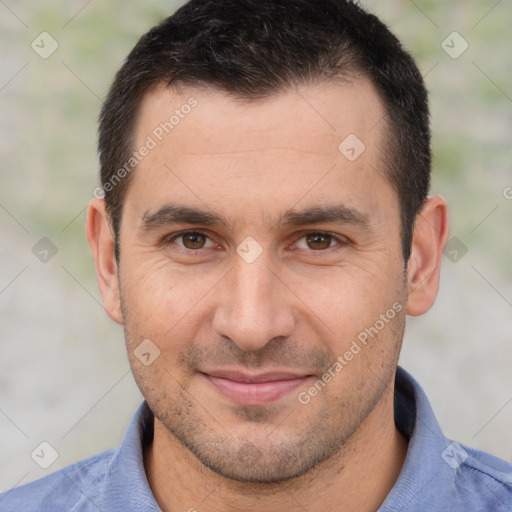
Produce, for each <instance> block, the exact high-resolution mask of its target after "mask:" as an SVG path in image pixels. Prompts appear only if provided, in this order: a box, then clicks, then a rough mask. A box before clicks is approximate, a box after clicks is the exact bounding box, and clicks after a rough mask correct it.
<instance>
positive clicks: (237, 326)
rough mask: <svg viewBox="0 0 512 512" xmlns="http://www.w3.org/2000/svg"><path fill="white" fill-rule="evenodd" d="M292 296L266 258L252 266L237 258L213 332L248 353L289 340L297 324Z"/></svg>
mask: <svg viewBox="0 0 512 512" xmlns="http://www.w3.org/2000/svg"><path fill="white" fill-rule="evenodd" d="M219 284H220V283H219ZM291 295H292V294H291V292H290V290H289V289H288V288H287V287H286V286H285V284H284V283H283V282H282V281H281V280H280V278H279V274H278V273H277V272H276V270H273V269H271V268H270V266H269V262H268V260H267V258H265V256H264V254H262V255H260V257H259V258H258V259H257V260H256V261H253V262H252V263H247V262H246V261H244V260H243V259H242V258H239V257H238V256H237V257H236V261H235V263H234V266H233V268H232V269H231V271H230V272H229V273H228V274H227V275H226V278H225V279H224V280H223V282H222V289H221V293H220V294H219V300H218V304H217V306H216V310H215V314H214V317H213V325H212V326H213V330H214V331H215V332H216V333H217V334H218V335H220V336H222V337H224V338H229V339H230V340H231V341H233V342H234V343H236V344H237V345H238V346H239V347H240V348H241V349H243V350H247V351H256V350H259V349H261V348H263V347H264V346H265V345H266V344H267V343H268V342H270V341H271V340H272V339H275V338H276V337H284V338H286V337H289V336H290V335H291V333H292V332H293V329H294V327H295V322H296V319H295V317H294V314H293V313H294V308H293V298H292V297H291Z"/></svg>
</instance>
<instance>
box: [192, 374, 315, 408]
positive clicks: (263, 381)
mask: <svg viewBox="0 0 512 512" xmlns="http://www.w3.org/2000/svg"><path fill="white" fill-rule="evenodd" d="M201 373H202V375H203V376H204V377H205V378H206V379H207V380H208V381H209V382H210V384H212V385H213V387H214V388H215V389H216V390H217V391H218V392H220V393H221V394H222V395H223V396H225V397H226V398H228V399H230V400H232V401H234V402H236V403H238V404H241V405H265V404H268V403H270V402H274V401H276V400H278V399H280V398H282V397H284V396H285V395H287V394H289V393H290V392H291V391H293V390H294V389H295V388H297V387H298V386H300V385H301V384H304V382H305V381H306V380H308V379H309V378H310V377H311V375H304V374H297V373H292V372H286V371H273V372H265V373H259V374H250V373H245V372H240V371H236V370H233V371H231V370H216V371H209V372H201Z"/></svg>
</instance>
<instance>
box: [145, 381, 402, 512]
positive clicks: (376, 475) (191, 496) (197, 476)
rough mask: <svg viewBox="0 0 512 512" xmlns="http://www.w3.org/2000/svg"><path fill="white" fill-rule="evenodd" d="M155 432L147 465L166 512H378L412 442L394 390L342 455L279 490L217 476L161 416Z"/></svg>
mask: <svg viewBox="0 0 512 512" xmlns="http://www.w3.org/2000/svg"><path fill="white" fill-rule="evenodd" d="M154 428H155V431H154V440H153V443H152V444H151V445H150V446H149V447H148V448H147V449H146V452H145V454H144V463H145V467H146V474H147V478H148V482H149V484H150V487H151V489H152V491H153V494H154V496H155V499H156V501H157V502H158V504H159V506H160V508H161V509H162V511H163V512H174V511H177V510H189V511H200V510H208V511H210V512H217V511H219V512H220V511H222V512H226V511H229V512H238V511H244V512H247V511H258V512H266V511H273V510H277V509H279V510H282V511H283V512H286V511H296V510H297V509H304V510H308V511H309V512H320V511H322V512H330V511H332V512H334V511H347V512H348V511H358V512H374V511H376V510H377V509H378V508H379V506H380V505H381V504H382V502H383V501H384V500H385V498H386V496H387V494H388V493H389V491H390V490H391V488H392V487H393V485H394V484H395V482H396V480H397V478H398V476H399V474H400V470H401V468H402V465H403V462H404V460H405V456H406V453H407V441H406V440H405V439H404V437H403V436H402V435H401V434H400V433H399V432H398V430H397V429H396V427H395V423H394V413H393V387H392V386H391V387H390V388H389V389H388V390H387V393H386V394H385V396H383V397H382V400H381V401H380V402H379V404H378V405H377V406H376V407H375V408H374V410H373V411H372V412H371V413H370V415H369V416H368V417H367V418H366V420H365V421H364V423H363V424H362V425H361V427H360V428H359V430H358V431H357V432H355V433H354V434H353V435H352V436H351V438H350V439H349V440H348V441H347V443H346V444H345V445H344V446H343V448H342V449H341V450H339V451H338V452H336V453H334V454H333V455H332V456H331V457H330V458H329V459H327V460H326V461H324V462H322V463H320V464H318V465H317V466H316V467H315V468H313V469H312V470H311V471H309V472H308V473H307V474H305V475H303V476H301V477H298V478H295V479H293V480H288V481H285V482H282V483H279V484H253V483H245V482H237V481H234V480H230V479H227V478H225V477H223V476H220V475H218V474H217V473H215V472H213V471H212V470H210V469H209V468H207V467H205V466H204V465H203V464H202V463H201V462H200V461H199V460H198V459H197V458H196V457H195V455H194V454H193V453H191V452H190V451H189V450H188V449H187V448H185V447H184V446H183V445H182V444H181V443H180V442H179V441H178V440H177V439H176V438H175V437H174V436H173V435H172V434H170V433H169V431H168V430H167V429H166V428H165V427H164V426H163V425H162V424H161V423H160V422H159V421H158V420H157V419H156V418H155V425H154Z"/></svg>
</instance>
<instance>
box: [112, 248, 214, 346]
mask: <svg viewBox="0 0 512 512" xmlns="http://www.w3.org/2000/svg"><path fill="white" fill-rule="evenodd" d="M123 263H124V265H122V266H121V292H122V293H121V302H122V306H123V315H124V319H125V328H126V330H127V331H130V333H131V338H132V341H131V342H132V343H135V342H136V341H137V339H144V338H149V339H154V340H155V342H157V343H158V344H164V343H165V344H167V343H168V340H169V339H173V346H175V344H176V343H177V341H174V340H176V335H177V334H179V335H180V337H183V338H187V337H188V335H190V333H189V330H190V329H191V328H192V327H193V326H191V325H190V318H193V317H194V313H195V311H196V309H198V306H199V304H200V303H201V302H202V300H203V299H204V298H205V297H206V296H207V295H208V294H209V292H211V290H212V289H213V288H214V286H215V284H216V282H218V280H219V277H221V275H220V274H219V275H217V274H218V273H215V274H213V273H212V272H209V273H207V272H198V271H195V270H194V269H192V268H190V267H189V268H185V269H184V268H178V267H177V266H176V265H172V264H170V263H169V261H168V260H167V259H165V258H162V257H159V256H155V257H147V256H146V257H145V258H143V259H142V258H141V259H140V261H139V259H138V258H133V259H132V260H131V261H126V262H123ZM135 338H136V339H135Z"/></svg>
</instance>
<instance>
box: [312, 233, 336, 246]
mask: <svg viewBox="0 0 512 512" xmlns="http://www.w3.org/2000/svg"><path fill="white" fill-rule="evenodd" d="M331 238H332V237H331V235H327V234H323V233H312V234H310V235H307V237H306V240H307V244H308V246H309V248H310V249H313V250H322V249H328V248H329V246H330V245H331ZM312 245H313V247H312Z"/></svg>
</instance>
